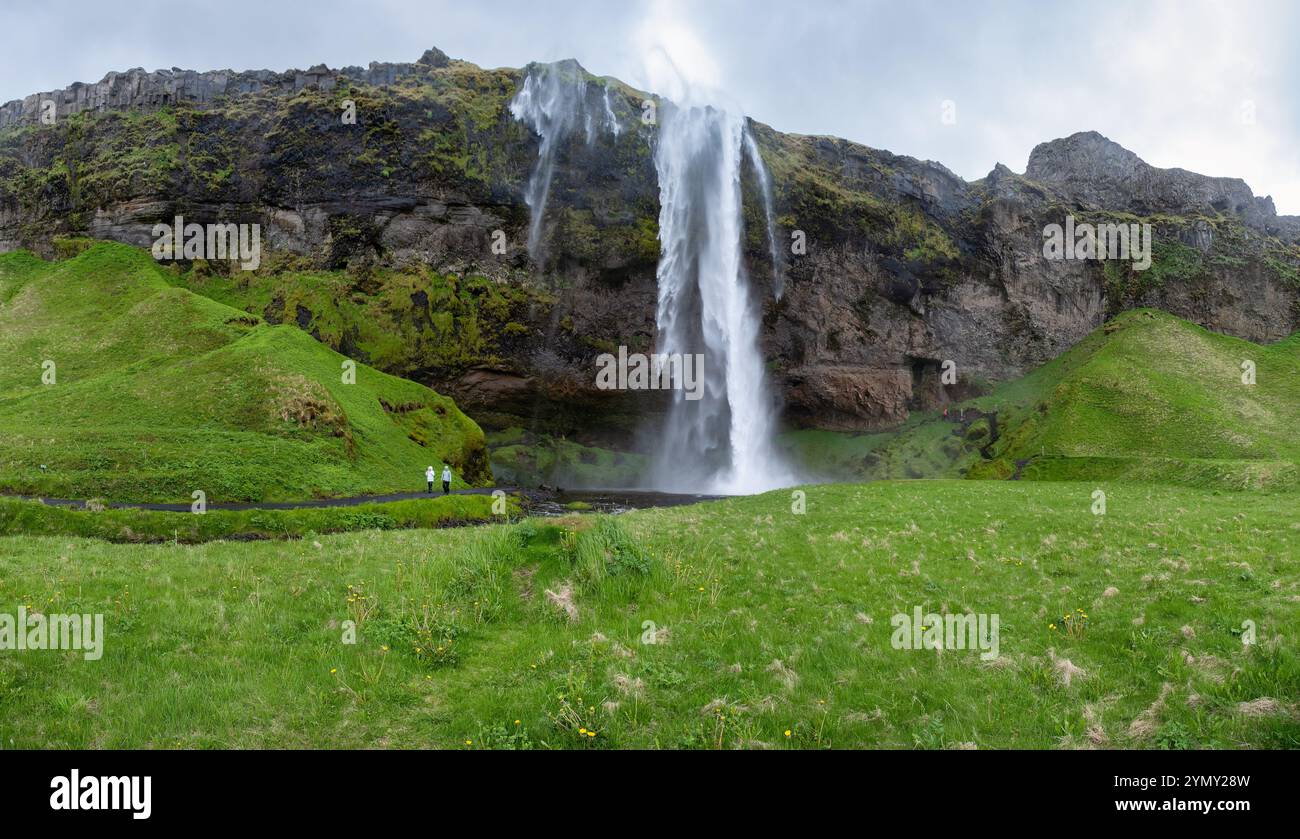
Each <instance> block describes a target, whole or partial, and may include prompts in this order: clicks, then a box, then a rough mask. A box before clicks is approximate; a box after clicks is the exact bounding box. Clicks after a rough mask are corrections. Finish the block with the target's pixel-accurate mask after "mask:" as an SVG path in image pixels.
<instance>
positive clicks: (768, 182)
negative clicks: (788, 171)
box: [745, 129, 785, 300]
mask: <svg viewBox="0 0 1300 839" xmlns="http://www.w3.org/2000/svg"><path fill="white" fill-rule="evenodd" d="M745 154H746V155H747V156H748V157H749V163H750V165H751V166H753V167H754V174H755V175H757V177H758V188H759V191H760V192H761V193H762V198H763V216H764V218H766V220H767V246H768V248H770V249H771V256H772V294H774V295H775V296H776V299H777V300H780V299H781V295H782V294H784V293H785V277H784V276H783V275H782V273H781V252H780V250H778V248H777V244H776V221H775V219H774V213H773V212H772V203H773V202H772V177H771V176H770V175H769V174H768V173H767V167H766V166H764V165H763V156H762V155H761V154H759V153H758V142H757V141H756V140H754V135H753V134H752V133H750V132H749V130H748V129H746V130H745Z"/></svg>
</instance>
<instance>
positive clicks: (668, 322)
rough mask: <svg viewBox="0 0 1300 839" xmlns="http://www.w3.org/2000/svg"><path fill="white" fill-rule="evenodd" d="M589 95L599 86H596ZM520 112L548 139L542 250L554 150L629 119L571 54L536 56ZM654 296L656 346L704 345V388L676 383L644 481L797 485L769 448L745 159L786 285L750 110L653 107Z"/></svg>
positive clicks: (538, 222) (536, 210) (535, 229)
mask: <svg viewBox="0 0 1300 839" xmlns="http://www.w3.org/2000/svg"><path fill="white" fill-rule="evenodd" d="M593 94H594V92H593ZM510 111H511V113H512V114H513V115H514V117H515V118H516V119H518V120H520V121H522V122H524V123H526V124H527V125H528V126H529V127H531V128H532V129H533V131H534V132H536V133H537V135H538V136H539V137H540V138H541V145H540V148H539V151H538V160H537V165H536V166H535V167H534V169H533V172H532V175H531V176H530V178H529V181H528V187H527V190H526V192H525V200H526V201H527V203H528V207H529V210H530V211H531V215H532V218H531V223H530V226H529V233H528V251H529V254H530V255H532V256H534V258H535V257H536V255H537V250H538V247H539V243H540V238H541V232H542V222H543V220H544V217H545V213H546V203H547V199H548V198H549V195H550V190H551V182H552V180H553V178H554V176H555V168H556V161H557V157H558V155H559V154H560V152H561V149H562V148H563V147H564V145H565V143H566V142H567V140H568V138H569V137H570V136H571V135H572V134H573V133H574V132H575V131H577V130H582V131H584V132H585V134H586V141H587V143H589V144H590V143H592V142H594V140H595V138H596V136H597V135H598V133H599V132H601V131H608V132H609V133H611V134H612V135H613V136H614V138H615V139H616V140H617V138H618V137H619V134H620V133H621V130H622V127H621V126H620V125H619V122H618V119H617V118H616V117H615V115H614V109H613V108H612V107H611V105H610V97H609V88H608V86H606V87H605V89H604V91H603V95H602V96H600V97H597V96H595V95H591V96H589V95H588V84H587V76H586V73H585V71H583V70H582V68H581V67H580V66H578V64H577V63H576V62H573V61H563V62H557V63H555V64H536V65H532V66H531V67H530V68H529V72H528V76H527V78H526V79H525V80H524V84H523V86H522V87H521V88H520V90H519V93H518V94H517V95H516V96H515V98H514V100H513V101H512V102H511V103H510ZM658 111H659V117H658V119H659V127H658V130H657V133H656V137H655V139H654V163H655V170H656V173H657V174H658V178H659V203H660V209H659V243H660V257H659V265H658V269H657V279H658V288H659V301H658V310H657V324H658V333H659V337H658V341H657V346H656V347H655V352H657V353H663V354H674V353H681V354H683V355H685V354H694V353H699V354H701V355H702V357H703V378H704V384H703V396H702V398H700V399H688V398H687V394H686V393H685V392H684V391H683V390H675V391H673V394H672V403H671V405H670V407H669V411H668V415H667V418H666V421H665V424H664V427H663V433H662V436H661V437H660V438H659V439H657V440H656V441H655V442H656V445H657V455H656V457H655V458H654V461H653V467H652V474H651V475H650V476H649V478H648V483H649V484H650V486H651V487H652V488H654V489H660V490H665V491H673V492H711V493H728V494H730V493H750V492H761V491H764V490H767V489H773V488H776V487H780V486H788V485H790V484H792V483H794V482H795V477H794V475H793V474H792V473H791V471H790V470H789V468H788V467H787V466H786V465H785V463H784V460H783V459H782V458H781V457H780V455H779V453H778V452H777V451H776V448H775V446H774V444H773V436H774V433H775V428H776V418H775V410H774V405H773V402H772V399H771V395H770V393H769V391H768V388H767V381H766V376H765V370H764V363H763V356H762V353H761V352H760V350H759V343H758V337H759V320H760V318H759V311H758V306H757V301H756V300H755V299H754V298H753V295H752V294H751V289H750V285H749V278H748V275H747V272H746V271H745V267H744V261H743V256H742V250H741V246H742V239H743V236H744V223H743V212H742V198H743V196H742V194H741V169H742V164H743V163H744V161H745V159H746V158H748V160H749V162H750V165H751V166H752V167H753V170H754V172H755V175H756V177H757V179H758V183H759V187H760V190H761V192H762V196H761V197H762V201H763V211H764V213H765V215H766V220H767V235H768V242H769V245H770V246H771V248H772V272H773V290H774V292H775V294H776V295H777V297H778V298H779V297H780V295H781V292H782V281H781V267H780V261H779V259H778V253H777V245H776V239H775V235H774V229H775V225H774V221H773V211H772V187H771V179H770V177H769V176H768V173H767V169H766V167H764V165H763V159H762V157H761V156H760V155H759V150H758V145H757V144H756V143H755V141H754V139H753V137H751V136H750V135H749V132H748V130H747V128H746V122H745V119H744V117H742V116H737V115H736V114H735V113H734V112H729V111H728V110H726V109H723V108H718V107H713V106H699V105H690V106H683V107H678V106H675V105H673V104H671V103H669V102H664V103H663V105H662V106H661V107H660V108H659V109H658Z"/></svg>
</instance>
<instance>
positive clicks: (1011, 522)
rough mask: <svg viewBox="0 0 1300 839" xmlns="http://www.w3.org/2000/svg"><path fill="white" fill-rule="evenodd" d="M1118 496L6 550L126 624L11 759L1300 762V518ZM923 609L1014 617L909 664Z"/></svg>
mask: <svg viewBox="0 0 1300 839" xmlns="http://www.w3.org/2000/svg"><path fill="white" fill-rule="evenodd" d="M1102 486H1103V488H1104V489H1105V491H1106V492H1107V495H1108V504H1107V511H1106V513H1105V514H1104V515H1093V514H1092V512H1091V511H1090V510H1091V506H1092V504H1093V500H1092V497H1091V490H1092V487H1091V486H1088V485H1080V484H1077V483H1070V482H1017V483H1011V482H1003V481H898V482H876V483H872V484H867V485H856V486H855V485H836V486H812V487H806V488H805V491H806V493H807V497H806V502H807V504H806V512H805V513H804V514H802V515H796V514H794V513H793V512H792V510H791V493H790V492H789V491H778V492H773V493H768V494H766V495H761V496H754V497H747V498H735V499H729V500H726V501H720V502H714V503H709V504H700V505H695V506H691V507H677V508H666V509H657V510H642V511H638V512H634V513H628V514H626V515H623V516H619V517H617V519H614V520H610V519H603V518H599V517H593V516H573V517H570V518H568V519H546V520H530V521H526V522H523V523H521V524H516V525H511V526H507V525H499V526H489V527H483V528H458V529H450V530H407V531H389V532H381V531H369V532H362V533H348V534H342V535H337V536H329V537H320V538H319V539H304V540H290V541H277V542H267V541H261V542H249V543H234V542H212V543H208V544H203V545H184V544H179V545H177V544H170V543H169V544H165V545H144V546H139V545H109V544H106V543H104V542H101V541H97V540H88V539H79V538H75V537H68V536H60V537H56V538H49V537H35V536H21V537H7V538H0V613H9V614H16V613H17V612H18V609H19V608H20V607H26V608H27V609H28V610H29V611H31V610H39V611H42V612H45V613H47V614H59V613H64V614H67V613H90V614H94V613H102V614H103V615H104V618H105V621H104V622H105V639H104V646H103V657H102V659H100V660H98V661H93V662H91V661H86V660H84V658H83V656H82V655H81V654H79V653H76V652H27V653H10V654H6V655H3V656H0V707H3V709H4V713H3V714H0V742H3V743H5V744H6V746H10V747H13V748H84V747H100V748H124V747H154V748H205V747H207V748H211V747H271V748H274V747H292V748H312V747H316V748H321V747H333V748H353V747H355V748H373V747H375V746H381V747H389V748H402V747H418V748H461V749H465V748H530V747H533V748H582V749H600V748H610V747H629V748H655V747H686V748H728V749H729V748H749V749H760V748H851V747H895V748H899V747H901V748H911V747H922V748H957V747H962V748H969V747H979V748H1007V747H1016V748H1108V747H1117V748H1210V747H1213V748H1252V747H1253V748H1296V747H1300V701H1298V700H1297V697H1300V656H1298V655H1297V647H1296V644H1295V633H1296V627H1297V626H1300V565H1298V560H1297V557H1298V556H1300V552H1297V550H1296V545H1297V540H1300V525H1298V524H1297V523H1296V522H1295V517H1294V510H1295V502H1296V497H1295V496H1294V495H1289V494H1281V493H1270V494H1258V495H1254V496H1252V497H1250V498H1249V500H1248V501H1247V500H1246V499H1245V498H1244V497H1243V496H1242V495H1241V494H1240V493H1228V492H1212V491H1206V490H1200V489H1193V488H1187V487H1154V486H1142V487H1139V486H1134V485H1126V484H1103V485H1102ZM209 515H211V514H209ZM917 608H920V609H921V610H922V612H923V614H927V615H928V614H935V615H939V616H941V617H943V618H944V619H945V620H946V616H949V615H965V614H968V613H970V614H977V615H978V614H984V615H997V616H998V617H999V621H1000V624H999V639H998V649H997V650H996V652H997V655H996V657H989V658H982V657H981V655H982V653H981V650H980V649H969V648H968V649H956V648H951V649H943V650H942V651H938V650H934V649H902V648H899V647H897V646H896V645H895V644H894V642H893V636H894V634H895V629H894V626H893V621H894V618H895V616H896V615H900V614H901V615H908V616H911V615H912V614H913V613H914V610H916V609H917ZM1067 614H1069V615H1070V616H1071V618H1070V620H1069V621H1068V622H1067V621H1064V620H1062V616H1064V615H1067ZM348 621H354V622H355V637H351V636H349V625H348V624H347V622H348ZM349 640H354V641H355V643H349ZM1245 641H1250V642H1251V643H1244V642H1245Z"/></svg>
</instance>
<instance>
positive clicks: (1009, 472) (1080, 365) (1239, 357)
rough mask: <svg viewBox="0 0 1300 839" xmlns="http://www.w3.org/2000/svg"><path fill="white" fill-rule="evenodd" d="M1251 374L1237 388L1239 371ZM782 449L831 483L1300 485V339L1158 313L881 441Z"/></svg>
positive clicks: (1105, 330)
mask: <svg viewBox="0 0 1300 839" xmlns="http://www.w3.org/2000/svg"><path fill="white" fill-rule="evenodd" d="M1246 362H1249V363H1250V364H1252V365H1253V367H1254V376H1255V381H1254V383H1253V384H1246V383H1244V382H1243V375H1244V374H1245V373H1246V370H1245V369H1244V368H1243V364H1244V363H1246ZM784 444H785V446H786V448H787V450H788V451H789V452H790V454H791V457H792V458H794V459H796V460H797V461H799V462H803V463H807V464H809V468H810V470H811V471H813V472H814V473H815V474H819V475H824V476H826V477H833V478H845V477H849V476H855V475H856V476H858V477H880V478H908V477H958V476H961V475H966V476H969V477H973V478H1013V477H1014V478H1032V479H1040V480H1101V479H1110V480H1113V479H1121V478H1123V479H1128V480H1136V481H1163V482H1171V483H1180V484H1187V485H1192V486H1206V487H1224V488H1232V489H1246V488H1288V487H1296V486H1300V333H1297V334H1295V335H1292V336H1291V337H1290V338H1288V339H1286V340H1284V341H1279V342H1278V343H1276V344H1272V345H1269V346H1260V345H1258V344H1252V343H1250V342H1248V341H1242V340H1239V339H1237V338H1231V337H1228V336H1225V335H1219V334H1216V333H1213V332H1209V331H1207V330H1205V329H1202V328H1200V327H1199V326H1196V325H1195V324H1191V323H1188V322H1187V321H1184V320H1181V319H1179V318H1176V317H1174V316H1172V315H1169V314H1166V313H1164V312H1160V311H1155V310H1150V309H1139V310H1134V311H1131V312H1126V313H1124V314H1122V315H1120V316H1119V317H1117V318H1115V319H1114V320H1113V321H1110V322H1108V323H1106V324H1105V325H1104V326H1102V327H1101V328H1099V329H1097V330H1096V331H1094V332H1093V333H1092V334H1091V335H1089V336H1088V337H1087V338H1085V339H1084V340H1083V341H1081V342H1080V343H1079V344H1078V345H1076V346H1075V347H1074V348H1072V349H1071V350H1070V351H1069V352H1067V353H1065V354H1063V355H1061V356H1060V357H1059V358H1057V359H1055V360H1053V361H1051V362H1049V363H1047V364H1045V365H1043V366H1042V367H1040V368H1039V369H1037V370H1035V371H1033V372H1032V373H1030V374H1028V375H1027V376H1025V377H1023V378H1021V379H1018V380H1016V381H1013V382H1007V383H1004V384H1002V385H999V386H998V387H996V388H995V389H994V390H993V391H992V392H991V393H989V394H988V395H987V396H983V397H980V398H978V399H973V400H970V401H968V402H963V403H960V404H957V405H954V406H952V407H951V408H950V409H949V412H948V417H947V418H944V417H942V416H940V415H938V414H933V413H932V414H927V415H922V416H917V417H914V418H913V419H912V420H911V421H910V422H909V423H908V424H907V425H905V426H903V427H902V428H901V429H899V430H898V431H897V432H895V433H891V434H870V435H856V436H854V435H844V434H832V433H830V432H799V433H796V434H793V435H787V436H786V438H784Z"/></svg>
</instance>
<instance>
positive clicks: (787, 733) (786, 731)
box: [785, 728, 790, 737]
mask: <svg viewBox="0 0 1300 839" xmlns="http://www.w3.org/2000/svg"><path fill="white" fill-rule="evenodd" d="M785 736H786V737H789V736H790V729H788V728H787V729H786V730H785Z"/></svg>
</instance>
